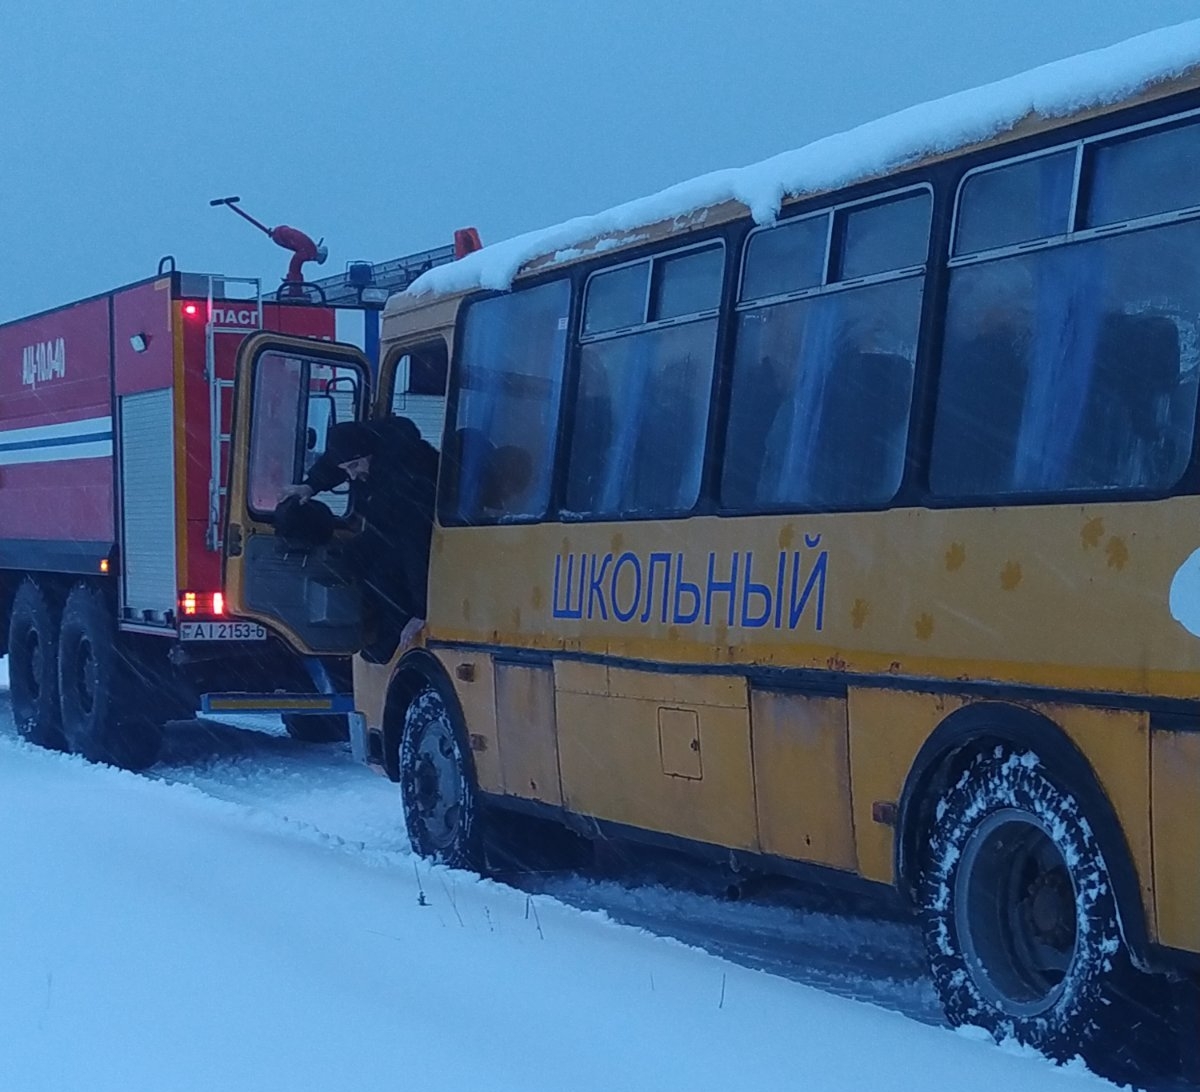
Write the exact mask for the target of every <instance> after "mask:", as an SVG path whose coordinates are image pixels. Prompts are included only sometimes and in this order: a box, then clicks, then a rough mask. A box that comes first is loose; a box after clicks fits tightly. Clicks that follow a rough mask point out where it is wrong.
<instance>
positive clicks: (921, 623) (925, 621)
mask: <svg viewBox="0 0 1200 1092" xmlns="http://www.w3.org/2000/svg"><path fill="white" fill-rule="evenodd" d="M913 629H914V630H915V631H916V634H917V639H918V640H919V641H928V640H929V638H930V637H932V636H933V615H932V614H930V613H929V612H928V611H926V612H925V613H923V614H922V615H921V616H920V617H919V618H918V619H917V620H916V622H915V623H914V624H913Z"/></svg>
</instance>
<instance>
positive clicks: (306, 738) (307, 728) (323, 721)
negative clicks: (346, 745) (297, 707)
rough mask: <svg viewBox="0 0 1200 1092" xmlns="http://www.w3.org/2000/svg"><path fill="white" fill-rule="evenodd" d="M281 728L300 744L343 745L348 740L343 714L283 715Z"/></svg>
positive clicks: (348, 732)
mask: <svg viewBox="0 0 1200 1092" xmlns="http://www.w3.org/2000/svg"><path fill="white" fill-rule="evenodd" d="M283 726H284V728H286V729H287V734H288V735H289V736H291V737H292V739H295V740H299V741H300V742H301V743H343V742H345V741H346V740H348V739H349V738H350V725H349V722H348V721H347V720H346V715H345V714H344V713H284V714H283Z"/></svg>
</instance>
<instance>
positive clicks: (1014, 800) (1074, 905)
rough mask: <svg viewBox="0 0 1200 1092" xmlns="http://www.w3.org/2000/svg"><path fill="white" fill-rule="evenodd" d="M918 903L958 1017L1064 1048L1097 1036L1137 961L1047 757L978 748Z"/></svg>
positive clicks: (1090, 839)
mask: <svg viewBox="0 0 1200 1092" xmlns="http://www.w3.org/2000/svg"><path fill="white" fill-rule="evenodd" d="M919 903H920V911H921V915H922V919H923V926H924V935H925V943H926V947H927V950H928V953H929V958H930V966H931V970H932V973H933V980H934V985H935V986H936V988H937V991H938V993H939V995H940V997H941V1000H942V1004H943V1007H944V1008H945V1010H946V1015H947V1016H948V1017H949V1019H950V1021H951V1023H953V1024H956V1025H963V1024H972V1025H976V1026H980V1027H983V1028H986V1029H987V1030H988V1031H990V1032H991V1033H992V1035H993V1036H994V1037H995V1038H996V1039H997V1040H998V1041H1002V1040H1004V1039H1008V1038H1014V1039H1016V1040H1018V1041H1020V1042H1023V1043H1026V1044H1028V1045H1030V1046H1033V1047H1035V1048H1037V1049H1039V1050H1041V1051H1043V1052H1044V1053H1046V1054H1048V1055H1050V1056H1052V1057H1057V1058H1062V1059H1065V1058H1070V1057H1073V1056H1074V1055H1076V1054H1078V1053H1081V1052H1083V1051H1084V1050H1085V1048H1086V1047H1087V1046H1088V1044H1089V1043H1091V1042H1093V1041H1095V1040H1096V1038H1097V1033H1098V1031H1099V1030H1100V1020H1101V1019H1102V1017H1104V1016H1105V1015H1106V1013H1108V1014H1109V1015H1111V1013H1112V1012H1113V1011H1115V1009H1116V1007H1117V1006H1116V1005H1114V1002H1116V1001H1117V999H1118V996H1119V979H1120V978H1121V977H1122V973H1123V969H1124V968H1125V967H1127V965H1128V964H1127V956H1126V954H1125V952H1124V949H1123V944H1122V941H1121V935H1120V929H1119V925H1118V922H1117V910H1116V901H1115V898H1114V895H1113V889H1112V883H1111V881H1110V878H1109V873H1108V868H1107V866H1106V865H1105V862H1104V858H1103V856H1102V854H1101V852H1100V848H1099V845H1098V844H1097V841H1096V838H1095V835H1094V833H1093V831H1092V828H1091V826H1090V824H1089V823H1088V821H1087V819H1086V818H1085V817H1084V815H1083V813H1082V810H1081V809H1080V807H1079V804H1078V802H1077V801H1076V800H1075V798H1074V797H1073V796H1072V795H1071V794H1070V793H1069V792H1067V791H1066V790H1065V789H1063V788H1062V787H1060V786H1059V785H1058V784H1056V783H1055V782H1054V781H1053V780H1052V779H1051V777H1050V776H1049V775H1048V773H1047V772H1046V770H1045V769H1044V767H1043V766H1042V765H1041V763H1040V762H1039V760H1038V759H1037V757H1036V756H1035V755H1033V754H1030V753H1022V752H1019V751H1015V750H1008V749H1006V748H1003V747H997V748H995V749H994V750H989V751H988V752H986V753H982V754H979V755H977V756H976V757H975V758H974V759H973V760H972V761H971V763H970V764H969V765H968V767H967V768H966V769H965V770H964V771H963V773H962V775H961V776H960V777H959V779H958V781H957V782H956V783H955V784H954V785H953V786H952V787H951V788H949V789H948V790H947V791H946V792H945V794H944V795H943V796H942V798H941V800H940V801H939V802H938V807H937V818H936V819H935V820H934V822H933V825H932V829H931V830H930V833H929V838H928V843H927V847H926V852H925V858H924V867H923V870H922V876H921V882H920V892H919Z"/></svg>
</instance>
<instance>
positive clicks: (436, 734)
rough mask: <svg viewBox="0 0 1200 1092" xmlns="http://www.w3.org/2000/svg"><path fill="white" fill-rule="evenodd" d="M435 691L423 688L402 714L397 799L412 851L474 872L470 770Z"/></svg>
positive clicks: (477, 859)
mask: <svg viewBox="0 0 1200 1092" xmlns="http://www.w3.org/2000/svg"><path fill="white" fill-rule="evenodd" d="M462 740H463V737H462V734H461V733H460V732H459V731H458V728H457V725H456V724H455V720H454V716H453V714H452V712H451V711H450V709H449V708H448V706H447V703H446V701H445V699H444V698H443V697H442V694H441V691H439V690H438V689H437V688H436V687H434V686H426V687H425V689H423V690H422V691H421V692H420V693H419V694H418V695H417V696H416V698H414V699H413V701H412V702H411V704H410V705H409V706H408V709H407V710H406V711H405V714H404V732H403V735H402V737H401V740H400V796H401V800H402V802H403V806H404V821H405V824H406V825H407V827H408V836H409V840H410V841H411V842H412V847H413V849H414V850H415V851H416V852H417V853H419V854H420V855H421V856H422V857H426V858H428V859H429V860H433V861H437V862H438V863H440V864H446V865H449V866H450V867H452V868H470V869H475V870H477V871H478V870H479V869H480V868H481V867H482V865H483V853H482V849H481V838H480V832H479V827H478V822H477V819H478V815H477V810H478V809H477V800H476V793H475V779H474V771H473V769H472V767H471V762H470V755H469V752H468V751H467V750H466V748H465V746H464V744H463V742H462Z"/></svg>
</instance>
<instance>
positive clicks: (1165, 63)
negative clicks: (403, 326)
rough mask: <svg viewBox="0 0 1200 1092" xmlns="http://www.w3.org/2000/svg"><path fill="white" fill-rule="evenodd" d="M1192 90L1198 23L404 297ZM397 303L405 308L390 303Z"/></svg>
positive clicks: (641, 204) (690, 190)
mask: <svg viewBox="0 0 1200 1092" xmlns="http://www.w3.org/2000/svg"><path fill="white" fill-rule="evenodd" d="M1195 85H1200V19H1196V20H1192V21H1189V22H1186V23H1181V24H1179V25H1178V26H1173V27H1165V28H1163V29H1161V30H1156V31H1152V32H1150V33H1148V34H1142V35H1139V36H1138V37H1136V38H1130V39H1128V40H1126V41H1124V42H1119V43H1118V44H1116V45H1113V46H1108V47H1106V48H1104V49H1098V50H1094V51H1093V52H1090V53H1083V54H1080V55H1078V56H1075V57H1068V58H1066V59H1064V60H1061V61H1054V62H1052V63H1051V64H1046V65H1042V66H1040V67H1038V68H1033V69H1030V70H1029V71H1027V72H1023V73H1021V74H1019V75H1017V76H1011V77H1009V78H1007V79H1003V80H998V81H997V82H995V83H990V84H985V85H984V86H982V87H976V88H973V89H971V90H968V91H962V92H959V93H957V94H954V95H949V96H947V97H945V98H941V99H935V100H933V101H931V102H926V103H922V104H921V105H919V106H912V107H909V108H908V109H905V110H901V111H899V112H897V113H895V114H890V115H887V116H886V117H883V118H879V119H877V120H875V121H870V122H867V123H866V124H864V125H859V126H857V127H856V128H854V129H848V130H846V131H845V132H842V133H837V134H834V135H832V136H828V137H823V138H822V139H820V140H817V141H814V142H813V143H811V144H807V145H805V146H804V147H802V148H798V149H796V150H794V151H790V152H784V153H782V154H780V155H776V156H772V157H771V158H770V159H766V160H763V161H762V162H761V163H755V164H752V165H750V166H747V167H738V168H731V169H727V170H721V171H714V172H713V173H711V174H706V175H701V176H700V177H698V178H693V179H691V180H689V181H687V182H681V183H679V184H677V185H674V186H671V187H669V188H667V189H665V190H662V191H661V192H659V193H656V194H653V195H651V196H649V197H643V198H639V199H637V200H635V201H629V202H627V203H625V204H623V205H617V206H615V207H614V208H611V209H607V210H606V211H604V212H600V213H596V214H594V215H591V216H580V217H576V218H575V219H573V220H568V221H566V222H565V223H562V224H557V225H555V226H554V227H550V228H544V229H542V230H539V231H532V232H528V233H526V234H524V235H518V236H516V237H514V238H512V239H508V240H505V241H504V242H500V243H496V244H493V245H491V246H487V247H484V248H483V249H482V250H480V251H477V252H475V253H474V254H470V255H468V256H467V257H465V258H463V259H462V260H460V261H457V262H452V263H450V264H448V265H443V266H439V267H437V268H435V269H432V270H430V271H429V272H428V273H425V274H424V275H422V276H421V277H419V278H418V279H417V280H416V281H415V282H414V283H413V285H412V286H410V287H409V288H408V289H407V291H406V292H405V293H404V294H403V295H407V296H408V297H409V298H410V300H411V297H413V296H420V295H426V294H428V293H436V294H438V295H442V294H453V293H461V292H469V291H473V290H475V289H481V288H482V289H495V290H501V291H503V290H506V289H508V288H509V287H511V285H512V282H513V279H514V278H515V277H516V276H517V274H518V273H520V272H522V271H529V270H536V269H544V268H548V267H550V266H553V265H557V264H560V263H566V262H570V261H573V260H576V259H579V258H583V257H586V256H591V255H595V254H598V253H601V252H603V251H605V250H612V249H617V248H622V247H625V246H628V245H631V244H633V243H636V242H639V241H647V240H650V239H652V238H657V237H660V236H662V235H663V234H672V233H674V232H675V231H681V230H686V229H688V228H692V227H695V226H698V225H699V224H702V223H706V222H707V223H720V222H723V221H725V220H728V219H732V218H734V217H736V216H744V215H745V214H746V213H747V212H749V214H750V215H751V216H752V217H753V218H754V220H755V222H756V223H760V224H763V223H770V222H771V221H773V220H774V219H775V217H776V216H777V215H778V213H779V210H780V208H781V206H782V205H783V203H784V201H786V200H788V199H794V198H798V197H807V196H812V195H815V194H819V193H823V192H826V191H829V190H835V189H840V188H842V187H845V186H849V185H852V184H854V183H857V182H863V181H866V180H868V179H871V178H876V177H880V176H883V175H887V174H890V173H892V172H894V171H897V170H900V169H902V168H905V167H911V166H915V165H917V164H920V163H922V162H927V161H931V160H936V159H940V158H943V157H946V156H948V155H951V154H953V153H955V152H959V151H964V150H966V149H969V148H973V147H979V146H982V145H987V144H991V143H998V142H1002V141H1005V140H1012V139H1016V138H1018V137H1021V136H1028V135H1030V134H1032V133H1036V132H1039V131H1041V130H1044V129H1052V128H1056V127H1058V126H1059V125H1062V124H1064V123H1065V122H1066V121H1067V120H1070V119H1072V118H1075V117H1078V116H1081V115H1086V114H1089V113H1094V112H1107V111H1109V110H1112V109H1116V108H1118V107H1119V106H1122V105H1127V104H1129V103H1130V102H1132V101H1137V100H1141V99H1145V100H1149V99H1154V98H1159V97H1162V96H1165V95H1168V94H1171V93H1173V92H1175V91H1178V90H1183V89H1185V88H1187V87H1190V86H1195ZM396 304H399V305H400V308H401V309H402V310H407V309H408V307H406V306H405V305H404V304H403V302H402V301H401V300H400V299H399V298H395V297H394V298H393V305H396ZM409 306H411V304H410V305H409Z"/></svg>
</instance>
